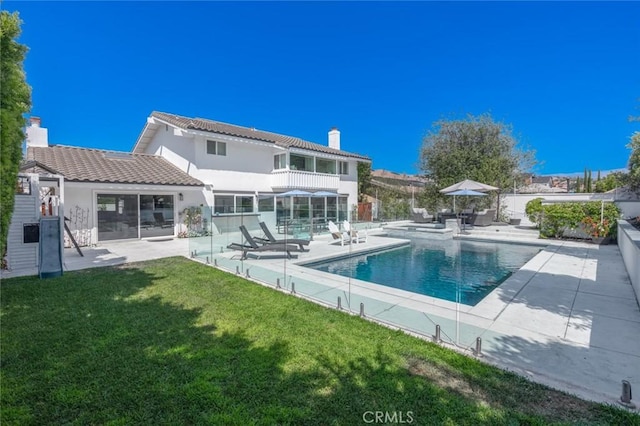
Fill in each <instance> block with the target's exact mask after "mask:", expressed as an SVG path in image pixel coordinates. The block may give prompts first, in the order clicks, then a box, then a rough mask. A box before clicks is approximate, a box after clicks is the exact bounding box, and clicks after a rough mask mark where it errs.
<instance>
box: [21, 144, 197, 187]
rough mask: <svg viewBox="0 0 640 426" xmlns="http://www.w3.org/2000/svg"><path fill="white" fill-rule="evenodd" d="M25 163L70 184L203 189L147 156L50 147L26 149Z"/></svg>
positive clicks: (176, 169)
mask: <svg viewBox="0 0 640 426" xmlns="http://www.w3.org/2000/svg"><path fill="white" fill-rule="evenodd" d="M26 160H27V163H28V162H29V161H35V162H36V163H37V164H41V165H43V166H45V167H47V168H49V169H52V170H55V171H57V172H58V173H60V174H62V175H63V176H64V177H65V180H67V181H70V182H102V183H129V184H145V185H183V186H203V185H204V184H203V183H202V182H200V181H199V180H198V179H195V178H193V177H191V176H189V175H188V174H187V173H185V172H183V171H182V170H180V169H179V168H177V167H176V166H174V165H173V164H171V163H170V162H168V161H167V160H165V159H164V158H162V157H160V156H158V155H151V154H131V153H128V152H119V151H105V150H100V149H91V148H79V147H72V146H64V145H52V146H49V147H29V149H28V150H27V158H26Z"/></svg>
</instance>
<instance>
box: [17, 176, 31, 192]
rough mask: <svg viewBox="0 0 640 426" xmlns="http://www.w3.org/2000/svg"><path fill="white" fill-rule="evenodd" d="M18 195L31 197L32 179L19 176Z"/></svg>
mask: <svg viewBox="0 0 640 426" xmlns="http://www.w3.org/2000/svg"><path fill="white" fill-rule="evenodd" d="M16 194H23V195H31V179H29V178H28V177H27V176H18V184H17V186H16Z"/></svg>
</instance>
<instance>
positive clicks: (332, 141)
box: [329, 127, 340, 149]
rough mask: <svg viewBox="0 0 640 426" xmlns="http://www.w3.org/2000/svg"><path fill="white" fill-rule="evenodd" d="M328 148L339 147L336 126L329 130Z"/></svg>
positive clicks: (338, 134) (338, 131)
mask: <svg viewBox="0 0 640 426" xmlns="http://www.w3.org/2000/svg"><path fill="white" fill-rule="evenodd" d="M329 148H333V149H340V130H338V129H337V128H336V127H332V128H331V130H329Z"/></svg>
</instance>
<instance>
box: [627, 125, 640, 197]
mask: <svg viewBox="0 0 640 426" xmlns="http://www.w3.org/2000/svg"><path fill="white" fill-rule="evenodd" d="M627 148H629V149H630V150H631V155H629V163H628V165H627V167H628V169H629V173H628V175H627V179H628V183H629V187H630V188H631V189H632V190H634V191H638V190H640V132H635V133H634V134H633V135H631V140H630V141H629V144H628V145H627Z"/></svg>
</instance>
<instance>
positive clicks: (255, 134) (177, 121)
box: [151, 111, 370, 160]
mask: <svg viewBox="0 0 640 426" xmlns="http://www.w3.org/2000/svg"><path fill="white" fill-rule="evenodd" d="M151 116H152V117H156V118H158V119H160V120H162V121H165V122H167V123H169V124H171V125H174V126H177V127H179V128H181V129H185V130H200V131H204V132H212V133H219V134H223V135H228V136H236V137H241V138H246V139H253V140H259V141H263V142H271V143H274V144H275V145H277V146H281V147H284V148H290V147H295V148H302V149H308V150H310V151H317V152H323V153H326V154H335V155H342V156H346V157H353V158H358V159H362V160H370V158H369V157H367V156H366V155H360V154H354V153H350V152H346V151H342V150H339V149H333V148H329V147H328V146H325V145H320V144H317V143H313V142H308V141H305V140H303V139H300V138H296V137H293V136H285V135H280V134H278V133H271V132H265V131H263V130H256V129H253V128H249V127H242V126H236V125H234V124H227V123H221V122H219V121H213V120H208V119H205V118H189V117H183V116H180V115H175V114H168V113H165V112H158V111H153V112H152V113H151Z"/></svg>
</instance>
